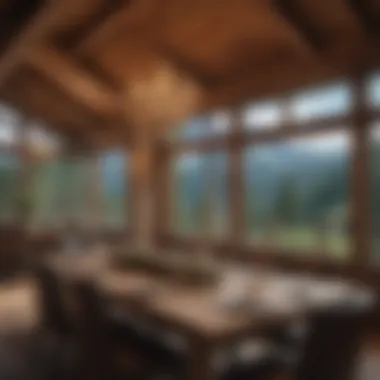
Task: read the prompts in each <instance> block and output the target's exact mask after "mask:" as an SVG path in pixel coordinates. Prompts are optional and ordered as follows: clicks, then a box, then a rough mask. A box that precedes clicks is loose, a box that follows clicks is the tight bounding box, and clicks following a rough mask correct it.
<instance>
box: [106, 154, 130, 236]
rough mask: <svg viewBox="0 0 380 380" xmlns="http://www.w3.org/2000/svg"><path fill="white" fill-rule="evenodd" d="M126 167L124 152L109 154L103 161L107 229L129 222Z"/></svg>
mask: <svg viewBox="0 0 380 380" xmlns="http://www.w3.org/2000/svg"><path fill="white" fill-rule="evenodd" d="M126 166H127V159H126V156H125V154H124V153H123V152H119V151H115V152H109V153H108V154H107V155H106V156H104V157H103V158H102V160H101V170H102V185H103V186H102V189H103V206H104V207H103V220H104V223H105V225H106V226H107V227H111V228H119V227H123V226H125V223H126V222H127V215H126V214H127V209H126V204H125V200H126V192H127V186H126V173H127V171H126V169H127V168H126Z"/></svg>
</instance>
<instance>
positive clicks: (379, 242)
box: [372, 122, 380, 263]
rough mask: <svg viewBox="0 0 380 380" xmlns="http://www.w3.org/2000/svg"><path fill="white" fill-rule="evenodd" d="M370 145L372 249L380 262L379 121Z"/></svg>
mask: <svg viewBox="0 0 380 380" xmlns="http://www.w3.org/2000/svg"><path fill="white" fill-rule="evenodd" d="M372 147H373V148H372V173H373V174H372V197H373V208H372V210H373V211H372V221H373V250H374V258H375V260H376V262H377V263H380V122H378V123H376V124H375V125H374V126H373V129H372Z"/></svg>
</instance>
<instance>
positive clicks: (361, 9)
mask: <svg viewBox="0 0 380 380" xmlns="http://www.w3.org/2000/svg"><path fill="white" fill-rule="evenodd" d="M347 2H348V4H349V6H350V8H351V9H352V11H353V12H354V13H355V14H356V16H357V18H358V19H359V21H360V24H361V25H362V27H363V28H364V30H365V31H366V32H367V33H368V34H369V35H371V36H373V37H379V36H380V15H379V14H378V13H376V10H375V9H374V8H372V6H371V4H370V3H369V2H368V1H367V0H347Z"/></svg>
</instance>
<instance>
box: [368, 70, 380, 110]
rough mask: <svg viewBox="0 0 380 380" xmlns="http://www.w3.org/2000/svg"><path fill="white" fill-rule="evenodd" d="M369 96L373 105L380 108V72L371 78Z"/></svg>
mask: <svg viewBox="0 0 380 380" xmlns="http://www.w3.org/2000/svg"><path fill="white" fill-rule="evenodd" d="M368 97H369V104H370V106H371V107H374V108H380V72H379V73H377V74H374V75H373V76H372V77H371V78H370V80H369V86H368Z"/></svg>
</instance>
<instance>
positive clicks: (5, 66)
mask: <svg viewBox="0 0 380 380" xmlns="http://www.w3.org/2000/svg"><path fill="white" fill-rule="evenodd" d="M66 8H67V1H65V0H50V1H49V2H48V4H47V5H46V7H45V8H43V9H42V10H40V11H39V12H38V13H37V14H36V15H35V17H33V19H32V20H31V21H30V23H28V25H26V26H25V28H24V29H23V31H22V32H21V33H20V34H19V35H18V37H17V38H15V39H14V41H13V43H12V44H11V45H10V46H9V47H8V49H7V50H6V51H5V52H4V54H3V55H2V57H1V59H0V87H1V86H2V85H3V84H4V83H5V81H6V80H7V78H9V76H10V75H11V74H12V73H13V72H14V71H15V70H16V69H17V68H18V66H19V63H20V62H22V60H23V57H24V56H25V54H26V52H27V51H28V50H29V49H30V47H31V46H33V45H34V44H35V43H37V42H39V41H40V40H41V39H42V38H43V37H44V36H45V34H46V33H47V32H48V31H49V30H50V29H51V28H52V27H53V26H54V25H55V24H56V22H57V21H58V20H59V19H60V18H61V17H62V12H65V10H66Z"/></svg>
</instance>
